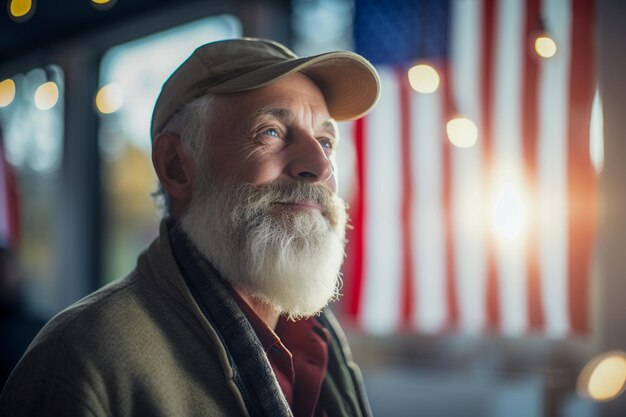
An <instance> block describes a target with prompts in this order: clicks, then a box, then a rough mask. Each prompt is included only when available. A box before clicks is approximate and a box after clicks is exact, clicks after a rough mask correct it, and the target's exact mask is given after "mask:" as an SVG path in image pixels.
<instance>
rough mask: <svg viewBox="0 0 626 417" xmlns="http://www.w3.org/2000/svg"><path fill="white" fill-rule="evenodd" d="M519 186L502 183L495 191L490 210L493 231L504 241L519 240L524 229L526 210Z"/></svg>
mask: <svg viewBox="0 0 626 417" xmlns="http://www.w3.org/2000/svg"><path fill="white" fill-rule="evenodd" d="M526 211H527V210H526V204H525V201H524V196H523V193H522V190H521V188H520V187H519V186H518V187H516V186H515V185H513V184H512V183H506V184H504V185H503V186H502V187H501V188H500V189H499V190H498V193H497V196H496V199H495V202H494V204H493V207H492V211H491V228H492V230H493V233H494V234H495V235H496V236H497V237H498V238H500V239H501V240H504V241H508V242H510V241H516V240H519V239H520V238H521V237H522V235H523V233H524V232H525V230H526V224H527V221H528V220H527V212H526Z"/></svg>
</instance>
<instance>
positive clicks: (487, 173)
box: [480, 0, 500, 329]
mask: <svg viewBox="0 0 626 417" xmlns="http://www.w3.org/2000/svg"><path fill="white" fill-rule="evenodd" d="M495 1H496V0H484V2H483V24H482V26H483V33H482V46H483V53H482V79H481V89H482V113H483V117H482V126H481V129H482V132H481V135H480V137H481V138H482V140H483V144H482V145H483V148H482V149H483V164H484V171H483V172H484V175H483V178H484V179H485V185H486V187H485V189H486V192H485V198H484V201H489V195H490V193H491V186H490V184H491V165H492V160H493V157H492V152H493V150H492V148H493V145H492V138H491V126H492V115H491V111H492V108H493V84H492V81H493V79H494V68H493V67H494V49H495V47H494V44H495V41H496V39H495V29H496V22H495ZM488 222H489V219H488V217H487V216H485V218H484V232H485V247H486V262H487V277H486V294H485V297H486V300H485V301H486V306H485V310H486V321H487V322H486V326H487V327H488V328H491V329H495V328H497V327H498V325H499V323H500V302H499V297H500V294H499V287H498V278H497V273H496V263H495V262H496V258H495V248H494V246H493V240H492V238H491V234H490V233H489V223H488Z"/></svg>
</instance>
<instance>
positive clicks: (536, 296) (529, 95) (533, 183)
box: [520, 0, 544, 330]
mask: <svg viewBox="0 0 626 417" xmlns="http://www.w3.org/2000/svg"><path fill="white" fill-rule="evenodd" d="M540 8H541V1H540V0H527V1H526V23H525V30H524V36H525V37H524V40H525V42H524V45H523V47H524V50H523V53H524V71H523V83H522V115H521V116H522V117H521V119H522V123H521V132H520V133H521V139H522V153H523V154H522V156H523V160H524V168H525V174H526V175H525V178H526V186H527V188H528V197H529V198H528V203H529V205H528V207H529V210H528V211H529V213H528V214H529V215H528V218H529V224H528V239H527V245H526V256H527V258H526V259H527V265H528V276H527V279H528V281H527V291H528V293H527V298H528V326H529V329H530V330H535V329H542V328H543V326H544V312H543V306H542V301H541V300H542V298H541V282H540V273H539V252H538V238H539V235H538V223H537V112H538V109H539V106H538V105H537V104H538V72H539V58H538V57H537V55H536V54H535V53H534V50H533V43H534V37H535V36H536V35H537V34H538V31H539V28H540V24H539V22H540V12H539V10H540Z"/></svg>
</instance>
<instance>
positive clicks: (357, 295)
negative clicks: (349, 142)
mask: <svg viewBox="0 0 626 417" xmlns="http://www.w3.org/2000/svg"><path fill="white" fill-rule="evenodd" d="M365 129H366V118H365V117H364V118H362V119H359V120H357V121H356V122H355V123H354V148H355V153H356V180H355V182H356V189H357V191H356V195H355V197H354V200H353V204H352V206H351V209H350V217H351V220H352V226H353V229H352V230H351V232H350V235H349V236H350V241H349V246H348V253H349V258H348V261H349V264H348V265H347V267H348V269H344V272H345V276H344V278H345V289H344V291H345V292H346V298H347V304H348V308H347V310H348V314H349V315H350V316H352V317H354V318H358V317H359V314H360V312H361V302H362V298H363V297H362V296H363V281H364V277H363V274H364V272H365V268H364V261H365V257H364V256H363V254H364V252H365V237H366V231H365V201H366V200H365V197H366V192H367V188H366V187H367V184H366V178H365V161H366V159H365V157H366V153H365V152H366V143H365V140H366V137H365Z"/></svg>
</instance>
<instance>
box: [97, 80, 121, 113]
mask: <svg viewBox="0 0 626 417" xmlns="http://www.w3.org/2000/svg"><path fill="white" fill-rule="evenodd" d="M123 103H124V90H123V89H122V86H120V85H119V84H117V83H110V84H107V85H105V86H104V87H102V88H101V89H100V90H99V91H98V94H96V109H97V110H98V111H99V112H100V113H102V114H110V113H115V112H116V111H118V110H119V109H120V108H121V107H122V104H123Z"/></svg>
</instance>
